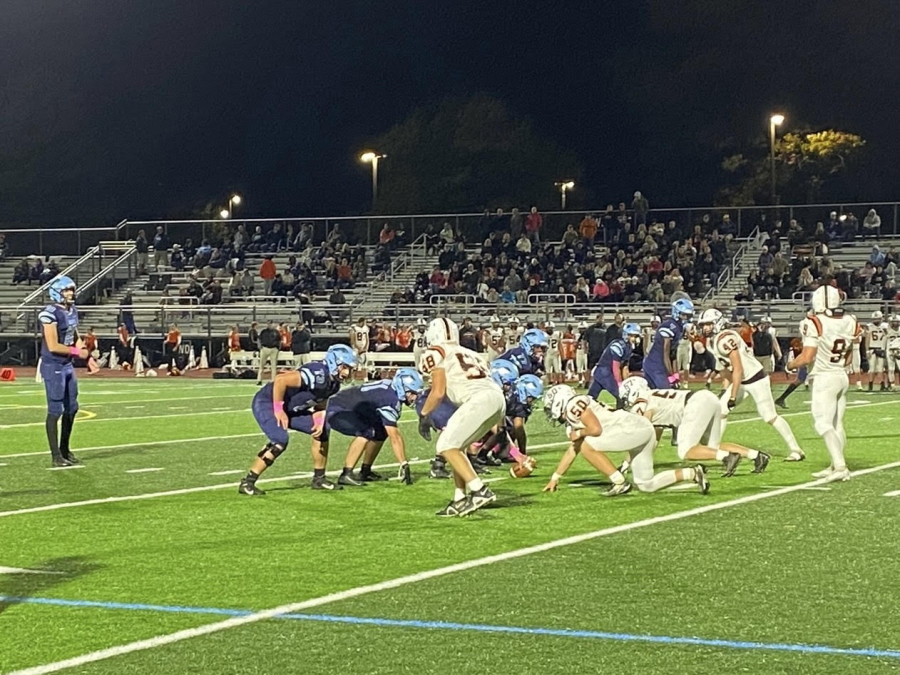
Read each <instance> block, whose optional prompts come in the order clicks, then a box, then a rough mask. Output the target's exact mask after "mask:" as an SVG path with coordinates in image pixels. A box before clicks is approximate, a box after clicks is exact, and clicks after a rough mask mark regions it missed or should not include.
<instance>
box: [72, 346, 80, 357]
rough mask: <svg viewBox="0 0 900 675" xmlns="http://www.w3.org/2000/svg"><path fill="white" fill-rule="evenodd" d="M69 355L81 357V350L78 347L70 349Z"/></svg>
mask: <svg viewBox="0 0 900 675" xmlns="http://www.w3.org/2000/svg"><path fill="white" fill-rule="evenodd" d="M69 354H71V355H72V356H80V355H81V350H80V349H79V348H78V347H69Z"/></svg>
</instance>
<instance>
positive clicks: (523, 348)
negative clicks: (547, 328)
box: [500, 328, 548, 376]
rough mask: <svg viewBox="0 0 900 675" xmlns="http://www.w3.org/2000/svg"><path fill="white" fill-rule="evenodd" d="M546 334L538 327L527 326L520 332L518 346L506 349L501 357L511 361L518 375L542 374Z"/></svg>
mask: <svg viewBox="0 0 900 675" xmlns="http://www.w3.org/2000/svg"><path fill="white" fill-rule="evenodd" d="M547 342H548V340H547V334H546V333H545V332H544V331H542V330H541V329H540V328H529V329H528V330H526V331H525V332H524V333H522V338H521V339H520V340H519V346H518V347H513V348H512V349H508V350H506V351H505V352H504V353H503V354H502V355H501V356H500V358H501V359H506V360H507V361H512V362H513V363H514V364H515V365H516V368H518V369H519V375H528V374H531V375H538V376H541V375H543V374H544V353H545V352H546V351H547Z"/></svg>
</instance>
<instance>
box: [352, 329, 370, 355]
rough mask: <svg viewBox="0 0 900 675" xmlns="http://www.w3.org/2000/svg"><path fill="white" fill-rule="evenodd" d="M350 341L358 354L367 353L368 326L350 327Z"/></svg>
mask: <svg viewBox="0 0 900 675" xmlns="http://www.w3.org/2000/svg"><path fill="white" fill-rule="evenodd" d="M350 339H351V340H352V341H353V347H354V348H355V349H356V351H357V352H358V353H360V354H364V353H366V352H367V351H369V327H368V326H351V328H350Z"/></svg>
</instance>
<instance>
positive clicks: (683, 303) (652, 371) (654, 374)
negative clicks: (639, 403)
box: [642, 298, 694, 389]
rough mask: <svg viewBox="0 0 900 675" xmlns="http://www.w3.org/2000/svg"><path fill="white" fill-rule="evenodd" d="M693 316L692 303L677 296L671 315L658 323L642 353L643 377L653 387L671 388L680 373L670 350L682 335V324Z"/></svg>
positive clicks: (676, 381) (673, 348) (676, 346)
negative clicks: (649, 342)
mask: <svg viewBox="0 0 900 675" xmlns="http://www.w3.org/2000/svg"><path fill="white" fill-rule="evenodd" d="M693 316H694V303H692V302H691V301H690V300H689V299H688V298H679V299H678V300H676V301H675V302H673V303H672V316H670V317H668V318H667V319H666V320H665V321H663V322H662V323H660V324H659V328H657V329H656V337H655V338H654V340H653V345H652V346H651V347H650V351H648V352H647V353H646V354H645V355H644V364H643V366H642V370H643V373H644V378H646V380H647V382H649V383H650V386H651V387H652V388H653V389H673V388H675V387H677V386H678V383H679V382H680V380H681V375H680V374H679V372H678V369H677V368H676V367H675V365H674V364H673V363H672V351H673V350H675V349H677V348H678V345H679V344H680V343H681V338H682V337H683V336H684V326H685V324H686V323H687V322H689V321H690V320H691V318H692V317H693Z"/></svg>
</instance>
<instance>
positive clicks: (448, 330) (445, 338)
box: [425, 317, 459, 345]
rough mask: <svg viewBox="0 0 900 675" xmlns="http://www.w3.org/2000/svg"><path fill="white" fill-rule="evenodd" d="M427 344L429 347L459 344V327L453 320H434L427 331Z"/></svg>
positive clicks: (442, 318) (440, 318)
mask: <svg viewBox="0 0 900 675" xmlns="http://www.w3.org/2000/svg"><path fill="white" fill-rule="evenodd" d="M425 342H427V343H428V344H429V345H443V344H447V343H448V342H449V343H452V344H459V326H457V325H456V322H455V321H453V320H452V319H445V318H444V317H438V318H437V319H432V320H431V323H429V324H428V328H427V329H426V330H425Z"/></svg>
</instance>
